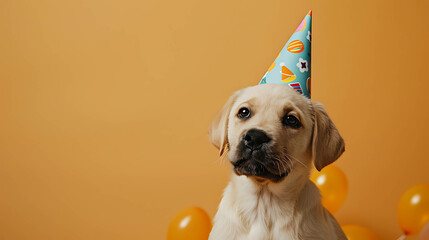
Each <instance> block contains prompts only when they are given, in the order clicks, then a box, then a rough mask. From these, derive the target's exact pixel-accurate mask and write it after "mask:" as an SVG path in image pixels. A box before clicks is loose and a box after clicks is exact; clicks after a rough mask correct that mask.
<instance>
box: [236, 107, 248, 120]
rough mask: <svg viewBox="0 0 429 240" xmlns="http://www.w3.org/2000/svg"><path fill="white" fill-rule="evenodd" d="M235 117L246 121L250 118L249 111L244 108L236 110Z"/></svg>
mask: <svg viewBox="0 0 429 240" xmlns="http://www.w3.org/2000/svg"><path fill="white" fill-rule="evenodd" d="M237 117H239V118H243V119H248V118H249V117H250V110H249V109H248V108H245V107H243V108H240V110H238V113H237Z"/></svg>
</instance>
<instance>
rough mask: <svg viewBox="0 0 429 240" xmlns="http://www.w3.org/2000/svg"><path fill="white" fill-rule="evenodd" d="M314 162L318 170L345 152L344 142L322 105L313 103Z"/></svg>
mask: <svg viewBox="0 0 429 240" xmlns="http://www.w3.org/2000/svg"><path fill="white" fill-rule="evenodd" d="M312 105H313V110H314V130H313V146H312V147H313V149H312V151H313V161H314V165H315V166H316V169H317V170H319V171H320V170H322V168H324V167H325V166H327V165H329V164H331V163H333V162H334V161H335V160H337V159H338V158H339V157H340V156H341V154H342V153H343V152H344V150H345V146H344V140H343V138H342V137H341V136H340V133H339V132H338V130H337V128H336V127H335V125H334V123H333V122H332V121H331V119H330V118H329V116H328V113H327V112H326V110H325V107H323V105H322V104H321V103H318V102H313V103H312Z"/></svg>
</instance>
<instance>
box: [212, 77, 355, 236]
mask: <svg viewBox="0 0 429 240" xmlns="http://www.w3.org/2000/svg"><path fill="white" fill-rule="evenodd" d="M209 138H210V140H211V142H212V143H213V145H215V146H216V147H217V148H218V149H219V151H220V155H221V156H222V155H226V156H227V157H228V160H229V162H230V163H231V166H232V174H231V181H230V182H229V184H228V186H227V187H226V189H225V191H224V195H223V198H222V200H221V202H220V204H219V209H218V212H217V213H216V216H215V218H214V224H213V228H212V231H211V233H210V237H209V240H244V239H245V240H286V239H287V240H298V239H299V240H307V239H327V240H334V239H335V240H337V239H340V240H343V239H344V240H346V239H347V238H346V236H345V235H344V233H343V231H342V230H341V227H340V226H339V224H338V223H337V221H336V220H335V218H334V217H333V216H332V215H331V214H330V213H329V212H328V211H327V210H326V209H325V208H324V207H323V206H322V204H321V196H320V193H319V190H318V188H317V187H316V186H315V185H314V184H313V183H312V182H311V181H310V180H309V176H310V172H311V169H312V164H313V163H314V166H315V167H316V169H317V170H319V171H320V170H321V169H322V168H323V167H325V166H327V165H329V164H331V163H332V162H334V161H335V160H337V159H338V158H339V157H340V156H341V154H342V153H343V152H344V150H345V144H344V140H343V138H342V137H341V136H340V134H339V132H338V130H337V128H336V127H335V125H334V124H333V122H332V121H331V119H330V118H329V116H328V114H327V112H326V110H325V108H324V106H323V105H322V104H321V103H318V102H312V101H311V100H310V99H307V98H306V97H304V96H303V95H301V94H300V93H298V92H296V91H295V90H293V89H291V88H289V87H288V86H287V85H283V84H262V85H258V86H253V87H248V88H244V89H241V90H238V91H237V92H235V93H234V94H233V95H232V96H231V97H230V98H229V100H228V101H227V102H226V104H225V105H224V106H223V108H222V110H221V111H220V112H219V113H218V115H217V116H216V117H215V119H214V120H213V122H212V124H211V126H210V128H209Z"/></svg>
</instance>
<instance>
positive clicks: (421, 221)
mask: <svg viewBox="0 0 429 240" xmlns="http://www.w3.org/2000/svg"><path fill="white" fill-rule="evenodd" d="M428 221H429V185H427V184H419V185H415V186H413V187H411V188H410V189H408V190H407V191H406V192H405V193H404V194H403V195H402V197H401V200H399V206H398V222H399V226H401V229H402V231H403V232H404V233H405V234H406V235H416V234H418V233H419V231H420V229H421V228H422V227H423V225H425V223H426V222H428Z"/></svg>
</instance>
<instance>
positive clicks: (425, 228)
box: [419, 222, 429, 240]
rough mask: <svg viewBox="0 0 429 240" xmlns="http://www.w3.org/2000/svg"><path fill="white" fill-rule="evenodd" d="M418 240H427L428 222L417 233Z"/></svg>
mask: <svg viewBox="0 0 429 240" xmlns="http://www.w3.org/2000/svg"><path fill="white" fill-rule="evenodd" d="M419 240H429V222H427V223H426V224H425V225H424V226H423V228H422V230H420V233H419Z"/></svg>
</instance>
